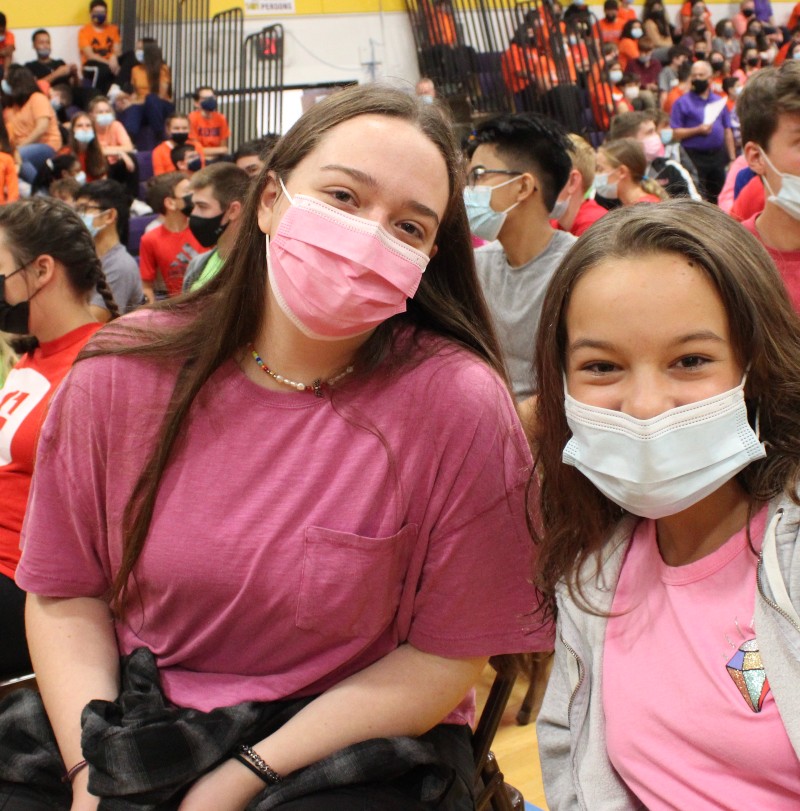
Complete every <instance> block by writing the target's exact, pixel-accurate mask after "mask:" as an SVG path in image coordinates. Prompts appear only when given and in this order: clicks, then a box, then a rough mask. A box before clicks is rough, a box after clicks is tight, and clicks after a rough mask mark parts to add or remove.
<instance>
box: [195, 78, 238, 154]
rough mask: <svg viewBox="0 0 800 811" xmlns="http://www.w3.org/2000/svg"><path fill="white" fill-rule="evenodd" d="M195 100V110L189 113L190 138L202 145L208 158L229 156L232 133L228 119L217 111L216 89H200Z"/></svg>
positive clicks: (196, 91)
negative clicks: (229, 142)
mask: <svg viewBox="0 0 800 811" xmlns="http://www.w3.org/2000/svg"><path fill="white" fill-rule="evenodd" d="M193 98H194V106H195V109H194V110H193V111H192V112H191V113H189V138H190V139H191V140H192V141H194V142H195V143H198V144H201V145H202V147H203V149H204V150H205V153H206V157H207V158H214V159H218V158H220V157H221V156H222V155H227V154H228V140H229V138H230V136H231V131H230V128H229V127H228V119H227V118H225V116H224V115H223V114H222V113H220V112H218V110H217V97H216V96H215V95H214V88H212V87H198V88H197V90H195V92H194V96H193Z"/></svg>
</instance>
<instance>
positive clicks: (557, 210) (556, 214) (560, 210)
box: [550, 197, 569, 220]
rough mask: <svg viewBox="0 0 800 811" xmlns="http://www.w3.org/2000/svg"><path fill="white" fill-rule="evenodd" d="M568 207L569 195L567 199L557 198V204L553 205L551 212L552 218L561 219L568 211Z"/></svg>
mask: <svg viewBox="0 0 800 811" xmlns="http://www.w3.org/2000/svg"><path fill="white" fill-rule="evenodd" d="M568 208H569V197H567V199H566V200H556V204H555V205H554V206H553V210H552V211H551V212H550V219H551V220H560V219H561V218H562V217H563V216H564V215H565V214H566V213H567V209H568Z"/></svg>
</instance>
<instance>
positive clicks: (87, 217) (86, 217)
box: [80, 213, 100, 239]
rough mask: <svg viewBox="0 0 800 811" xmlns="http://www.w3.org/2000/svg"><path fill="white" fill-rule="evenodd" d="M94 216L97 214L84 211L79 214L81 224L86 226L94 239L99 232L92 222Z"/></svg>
mask: <svg viewBox="0 0 800 811" xmlns="http://www.w3.org/2000/svg"><path fill="white" fill-rule="evenodd" d="M96 216H97V214H86V213H84V214H81V215H80V218H81V219H82V220H83V224H84V225H85V226H86V228H87V230H88V231H89V233H90V234H91V235H92V239H94V238H95V237H96V236H97V235H98V234H99V233H100V228H98V227H97V226H96V225H95V224H94V218H95V217H96Z"/></svg>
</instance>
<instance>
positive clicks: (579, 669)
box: [561, 635, 584, 721]
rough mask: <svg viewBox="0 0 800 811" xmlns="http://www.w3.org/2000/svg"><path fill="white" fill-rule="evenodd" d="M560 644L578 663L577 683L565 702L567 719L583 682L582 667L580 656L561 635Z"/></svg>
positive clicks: (570, 714)
mask: <svg viewBox="0 0 800 811" xmlns="http://www.w3.org/2000/svg"><path fill="white" fill-rule="evenodd" d="M561 644H562V645H563V646H564V647H565V648H566V649H567V650H568V651H569V653H570V655H571V656H572V658H573V659H574V660H575V663H576V664H577V665H578V683H577V684H576V685H575V689H573V691H572V695H570V697H569V704H567V721H569V720H570V717H571V716H572V703H573V702H574V701H575V696H576V695H577V693H578V690H580V689H581V685H582V684H583V677H584V669H583V662H582V661H581V658H580V656H578V654H577V653H576V652H575V650H574V649H573V648H571V647H570V646H569V644H568V643H567V641H566V640H565V639H564V636H563V635H562V636H561Z"/></svg>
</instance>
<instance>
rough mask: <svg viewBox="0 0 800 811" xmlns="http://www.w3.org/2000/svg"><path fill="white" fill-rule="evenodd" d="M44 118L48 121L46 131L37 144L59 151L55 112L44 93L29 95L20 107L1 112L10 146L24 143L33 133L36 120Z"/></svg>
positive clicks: (58, 134) (58, 132)
mask: <svg viewBox="0 0 800 811" xmlns="http://www.w3.org/2000/svg"><path fill="white" fill-rule="evenodd" d="M45 117H46V118H47V119H48V124H47V129H46V130H45V132H44V134H43V135H41V136H40V137H39V140H38V141H37V143H39V144H47V145H48V146H52V147H53V149H55V150H56V151H58V150H59V149H61V132H60V131H59V129H58V121H57V120H56V112H55V110H54V109H53V105H52V104H50V99H48V98H47V96H45V95H44V93H31V97H30V98H29V99H28V100H27V101H26V102H25V104H23V105H22V107H6V109H5V110H3V120H4V121H5V122H6V129H8V137H9V138H10V139H11V143H12V145H13V146H19V145H20V141H24V140H25V139H26V138H27V137H28V136H29V135H30V134H31V133H32V132H33V130H34V129H35V127H36V122H37V120H38V119H40V118H45Z"/></svg>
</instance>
